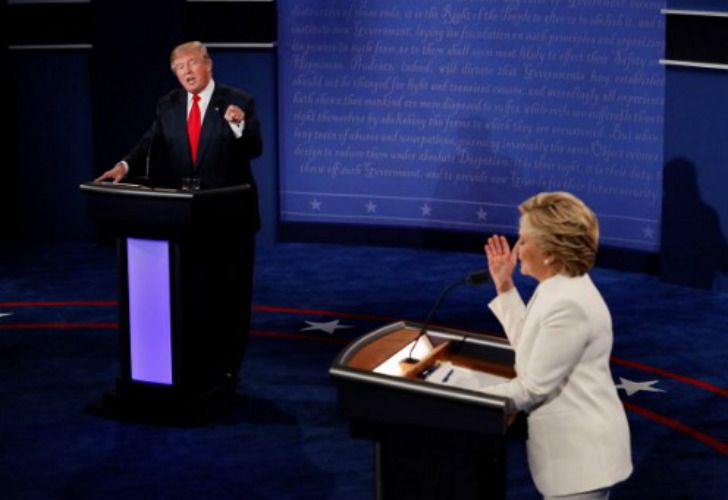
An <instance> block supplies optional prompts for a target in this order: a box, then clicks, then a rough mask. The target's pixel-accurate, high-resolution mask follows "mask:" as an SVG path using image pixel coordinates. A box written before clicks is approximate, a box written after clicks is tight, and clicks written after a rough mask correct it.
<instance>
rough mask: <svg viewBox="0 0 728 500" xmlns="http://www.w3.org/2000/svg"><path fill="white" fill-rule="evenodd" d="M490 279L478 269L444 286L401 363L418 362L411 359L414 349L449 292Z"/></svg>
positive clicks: (483, 270) (483, 271) (488, 275)
mask: <svg viewBox="0 0 728 500" xmlns="http://www.w3.org/2000/svg"><path fill="white" fill-rule="evenodd" d="M489 279H490V274H489V273H488V271H487V270H486V269H479V270H477V271H473V272H472V273H470V274H468V276H467V277H466V278H465V279H463V280H460V281H456V282H455V283H450V284H449V285H448V286H446V287H445V288H444V289H443V290H442V292H440V295H439V296H438V297H437V300H436V301H435V304H434V305H433V306H432V309H430V313H429V314H428V315H427V319H425V323H424V324H423V325H422V328H421V329H420V332H419V333H418V334H417V337H415V341H414V342H413V343H412V348H411V349H410V352H409V355H408V356H407V357H406V358H404V359H403V360H402V363H409V364H414V363H417V362H419V361H420V360H419V359H417V358H413V357H412V353H413V352H414V350H415V347H416V346H417V343H418V342H419V341H420V338H422V336H423V335H424V334H425V332H426V331H427V327H428V326H430V319H432V315H433V314H434V313H435V311H436V310H437V308H438V307H439V306H440V302H442V299H443V298H445V295H447V294H448V293H450V291H451V290H453V289H454V288H457V287H459V286H462V285H472V286H476V285H482V284H483V283H487V282H488V280H489Z"/></svg>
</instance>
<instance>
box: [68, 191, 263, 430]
mask: <svg viewBox="0 0 728 500" xmlns="http://www.w3.org/2000/svg"><path fill="white" fill-rule="evenodd" d="M80 188H81V191H82V192H83V193H84V195H85V197H86V201H87V205H88V209H89V212H90V214H91V216H92V218H93V219H94V220H95V221H96V222H97V223H98V224H99V225H101V226H102V227H104V228H105V230H106V231H109V232H111V233H112V234H113V235H114V236H115V237H116V238H117V246H118V247H117V248H118V261H119V265H118V270H119V340H120V370H119V376H118V378H117V380H116V385H115V388H114V390H112V391H110V392H108V393H106V394H105V395H104V396H103V397H102V398H101V399H100V400H99V401H98V402H96V403H93V404H92V405H90V409H91V410H92V411H95V412H97V413H101V414H105V415H110V416H116V417H120V418H134V419H143V420H154V421H162V422H194V421H200V420H204V419H205V418H207V417H209V416H211V415H213V414H215V413H217V412H219V411H220V410H221V409H222V408H225V407H226V406H227V405H229V404H230V403H231V402H232V401H233V399H234V390H235V384H236V383H237V367H238V366H239V364H240V361H241V357H242V352H244V348H245V345H246V343H247V337H248V326H249V319H250V300H251V290H250V289H251V282H252V265H253V248H254V245H253V238H254V232H255V231H254V225H253V222H252V221H251V217H250V210H249V203H250V191H251V188H250V186H249V185H240V186H234V187H226V188H218V189H207V190H200V191H194V192H187V191H179V190H171V189H152V188H147V187H143V186H135V185H114V184H98V183H85V184H82V185H81V186H80Z"/></svg>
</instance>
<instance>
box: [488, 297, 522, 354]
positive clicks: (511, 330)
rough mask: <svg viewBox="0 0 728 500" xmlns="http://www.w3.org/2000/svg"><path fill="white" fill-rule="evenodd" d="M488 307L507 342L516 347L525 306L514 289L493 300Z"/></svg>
mask: <svg viewBox="0 0 728 500" xmlns="http://www.w3.org/2000/svg"><path fill="white" fill-rule="evenodd" d="M488 307H489V308H490V310H491V311H493V314H495V317H496V318H498V321H500V324H501V325H503V329H504V330H505V332H506V336H507V337H508V340H509V341H510V342H511V345H512V346H513V347H514V348H517V347H518V339H519V336H520V333H521V329H522V328H523V320H524V318H525V316H526V306H525V305H524V304H523V299H521V295H520V294H519V293H518V290H516V288H515V287H513V288H511V289H510V290H508V291H507V292H506V293H502V294H500V295H498V296H497V297H496V298H494V299H493V300H492V301H491V302H490V304H488Z"/></svg>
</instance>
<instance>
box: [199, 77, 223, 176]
mask: <svg viewBox="0 0 728 500" xmlns="http://www.w3.org/2000/svg"><path fill="white" fill-rule="evenodd" d="M224 105H225V102H224V99H223V97H222V95H221V92H220V90H219V88H218V87H215V91H214V92H213V93H212V97H211V98H210V104H209V105H208V106H207V111H205V118H204V119H203V121H202V130H201V131H200V144H199V146H198V149H197V166H198V167H199V166H201V165H203V164H204V161H205V154H206V153H207V150H208V149H209V146H210V143H211V142H212V141H213V139H214V137H215V136H216V134H218V127H220V126H221V125H222V122H223V121H224V119H223V114H224V113H225V109H223V106H224Z"/></svg>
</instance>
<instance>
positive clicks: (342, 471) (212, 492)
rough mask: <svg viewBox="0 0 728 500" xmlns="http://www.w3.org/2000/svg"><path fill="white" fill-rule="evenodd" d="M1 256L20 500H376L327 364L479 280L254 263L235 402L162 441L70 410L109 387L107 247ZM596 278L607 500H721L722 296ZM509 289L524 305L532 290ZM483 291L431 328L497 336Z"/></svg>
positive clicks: (2, 351)
mask: <svg viewBox="0 0 728 500" xmlns="http://www.w3.org/2000/svg"><path fill="white" fill-rule="evenodd" d="M0 257H2V264H0V273H1V274H0V276H1V277H0V497H1V498H3V499H23V500H41V499H100V498H104V499H134V500H137V499H175V500H181V499H208V498H209V499H216V500H224V499H246V500H253V499H337V500H338V499H342V500H349V499H351V500H356V499H371V498H373V450H372V446H371V444H370V443H369V442H364V441H356V440H353V439H351V438H350V437H349V435H348V428H347V423H346V421H345V420H344V418H343V417H341V416H340V415H339V414H338V413H337V406H336V393H335V389H334V386H333V384H332V382H331V380H330V379H329V376H328V368H329V365H330V364H331V362H332V360H333V358H334V357H335V356H336V354H337V353H338V352H339V351H340V350H341V349H342V348H343V347H344V346H345V345H346V343H347V342H349V341H351V340H352V339H354V338H356V337H358V336H360V335H362V334H364V333H367V332H369V331H371V330H373V329H375V328H377V327H379V326H381V325H384V324H386V323H389V322H392V321H396V320H399V319H408V320H413V321H422V320H423V319H424V317H425V316H426V314H427V312H428V310H429V308H430V306H431V305H432V302H433V301H434V299H435V297H436V296H437V295H438V293H439V292H440V291H441V289H442V288H443V287H444V286H446V285H447V284H449V283H451V282H453V281H457V280H459V279H461V278H462V277H464V276H465V275H466V274H467V273H468V272H470V271H472V270H474V269H477V268H482V267H484V266H485V259H484V258H482V257H481V256H479V255H477V254H475V253H472V254H464V253H445V252H434V251H422V250H412V249H394V248H380V247H361V246H360V247H352V246H334V245H318V244H315V245H314V244H279V245H276V246H275V247H273V248H265V249H260V250H259V252H258V256H257V264H256V276H255V297H254V304H255V306H254V313H253V321H252V328H253V337H252V339H251V343H250V347H249V350H248V353H247V356H246V359H245V362H244V367H243V370H242V373H241V381H240V384H239V387H238V393H239V394H240V396H241V397H240V404H238V405H237V407H236V408H235V409H233V410H232V411H231V412H230V413H228V414H226V415H224V416H222V417H220V418H218V419H216V420H213V421H212V422H210V423H209V424H208V425H204V426H196V427H195V426H191V427H183V426H176V427H174V426H154V425H145V424H138V423H130V422H121V421H115V420H110V419H104V418H100V417H96V416H92V415H90V414H87V413H85V412H84V406H85V405H86V404H87V403H89V402H90V401H91V400H93V399H95V398H97V397H98V396H99V395H100V394H101V393H103V392H104V391H106V390H108V389H110V388H111V386H112V385H113V381H114V379H115V376H116V373H117V367H118V363H117V358H118V349H117V331H116V328H117V325H116V322H117V316H116V294H117V291H116V283H117V282H116V270H115V256H114V250H113V248H111V247H104V246H94V245H80V244H76V245H71V244H68V245H58V246H50V247H43V248H40V247H39V248H29V247H22V248H20V247H9V246H5V247H4V248H3V249H2V250H0ZM592 277H593V279H594V281H595V282H596V284H597V286H598V287H599V288H600V289H601V291H602V293H603V295H604V297H605V299H606V301H607V303H608V304H609V306H610V308H611V311H612V315H613V319H614V331H615V346H614V352H613V359H612V371H613V375H614V380H615V383H616V384H618V385H619V386H620V387H621V388H620V395H621V397H622V399H623V402H624V404H625V406H626V408H627V411H628V416H629V422H630V426H631V431H632V446H633V457H634V463H635V472H634V474H633V476H632V477H631V478H630V479H629V480H628V481H627V482H626V483H625V484H623V485H621V486H619V487H618V488H617V489H616V490H615V491H614V493H613V496H612V498H615V499H620V498H627V499H653V498H654V499H721V498H728V497H727V496H726V493H725V492H726V491H728V389H726V388H728V373H727V371H726V366H727V363H726V359H728V294H718V293H714V292H705V291H700V290H695V289H689V288H683V287H678V286H671V285H667V284H664V283H661V282H660V281H659V280H658V279H657V278H656V277H654V276H647V275H642V274H632V273H625V272H617V271H612V270H603V269H597V270H595V271H594V272H593V273H592ZM519 285H520V286H519V287H520V288H521V291H522V293H523V295H529V294H530V291H531V290H532V289H533V286H534V284H533V283H531V282H529V281H527V280H524V279H521V280H520V283H519ZM493 294H494V290H493V287H492V285H485V286H484V287H479V288H460V289H458V290H456V291H454V292H453V293H452V294H450V295H449V296H448V297H447V298H446V299H445V301H444V302H443V304H442V306H441V308H440V310H439V312H438V313H437V314H436V317H435V319H434V322H435V323H437V324H440V325H446V326H451V327H456V328H463V329H467V330H472V331H478V332H499V331H500V329H499V326H498V324H497V322H496V320H495V318H494V317H493V316H492V314H491V313H490V312H489V311H488V309H487V307H486V303H487V302H488V301H489V300H490V298H491V297H492V296H493ZM508 453H509V463H508V491H509V498H513V499H536V498H540V496H539V495H538V493H537V492H536V490H535V489H534V487H533V485H532V483H531V480H530V477H529V474H528V470H527V466H526V459H525V452H524V443H523V442H518V441H514V442H511V443H510V444H509V450H508ZM454 500H456V499H454Z"/></svg>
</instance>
